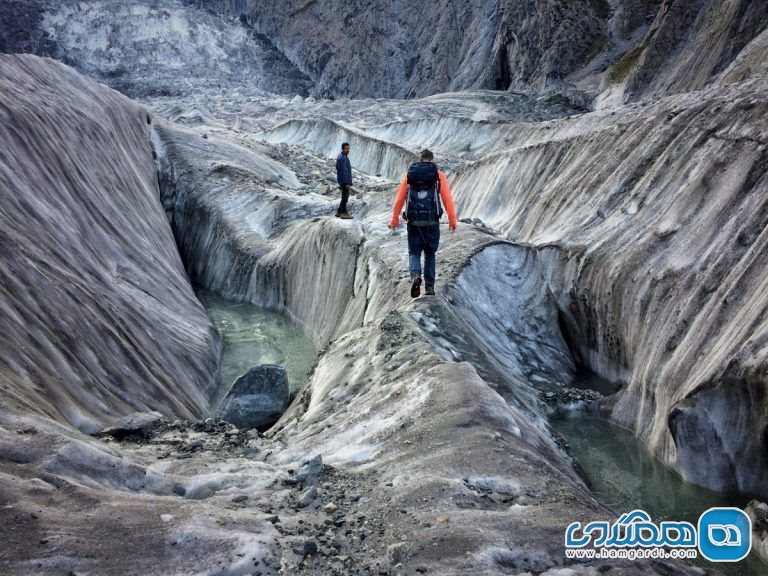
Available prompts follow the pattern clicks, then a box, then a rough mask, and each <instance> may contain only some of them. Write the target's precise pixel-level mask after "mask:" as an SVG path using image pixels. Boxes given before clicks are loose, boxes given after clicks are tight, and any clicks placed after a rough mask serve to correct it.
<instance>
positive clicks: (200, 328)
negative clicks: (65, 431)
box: [0, 55, 220, 432]
mask: <svg viewBox="0 0 768 576" xmlns="http://www.w3.org/2000/svg"><path fill="white" fill-rule="evenodd" d="M0 88H1V90H0V107H1V109H2V113H1V114H0V138H2V140H3V142H4V145H3V147H2V150H0V184H2V185H1V186H0V206H2V208H0V254H2V262H3V265H2V266H0V285H2V286H3V287H4V289H3V290H2V291H0V349H2V350H3V353H2V355H0V386H1V387H2V400H1V401H2V404H3V406H4V407H6V408H13V409H16V410H23V411H25V412H33V413H36V414H44V415H46V416H49V417H52V418H55V419H56V420H58V421H60V422H66V423H69V424H72V425H74V426H76V427H78V428H80V429H82V430H85V431H88V432H96V431H98V430H99V429H101V427H102V426H103V425H104V423H105V420H114V419H115V417H117V416H120V415H123V414H127V413H130V412H135V411H137V410H147V409H157V410H160V411H162V412H164V413H166V414H175V415H177V416H180V417H191V416H193V415H196V414H201V413H202V412H204V411H205V410H206V409H207V407H208V406H207V403H208V396H209V394H210V393H211V392H212V390H213V389H214V386H215V377H216V367H217V362H218V354H219V348H220V343H219V339H218V336H217V334H216V333H215V330H214V328H213V326H212V324H211V322H210V321H209V320H208V317H207V316H206V314H205V311H204V310H203V308H202V306H201V305H200V304H199V302H198V301H197V300H196V299H195V296H194V293H193V292H192V289H191V287H190V284H189V281H188V280H187V277H186V275H185V274H184V268H183V266H182V264H181V260H180V259H179V255H178V251H177V249H176V244H175V242H174V239H173V235H172V233H171V231H170V230H169V229H168V226H167V222H166V217H165V213H164V211H163V207H162V205H161V204H160V201H159V194H160V193H159V189H158V184H157V176H156V172H155V164H154V161H153V159H152V150H151V147H150V146H149V145H148V142H149V133H150V132H149V131H150V128H151V127H150V124H149V123H150V122H151V118H150V116H149V114H148V113H147V111H146V110H145V109H143V108H142V107H140V106H138V105H136V104H135V103H133V102H131V101H129V100H128V99H127V98H125V97H123V96H121V95H120V94H118V93H117V92H114V91H113V90H110V89H108V88H105V87H104V86H100V85H98V84H96V83H94V82H92V81H89V80H86V79H85V78H83V77H82V76H80V75H79V74H77V73H75V72H74V71H73V70H71V69H70V68H68V67H66V66H64V65H62V64H58V63H56V62H53V61H50V60H43V59H40V58H37V57H34V56H24V57H13V56H7V55H0Z"/></svg>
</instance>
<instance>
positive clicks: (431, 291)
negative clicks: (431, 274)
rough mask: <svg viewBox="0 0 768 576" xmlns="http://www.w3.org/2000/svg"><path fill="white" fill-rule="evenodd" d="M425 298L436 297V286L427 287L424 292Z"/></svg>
mask: <svg viewBox="0 0 768 576" xmlns="http://www.w3.org/2000/svg"><path fill="white" fill-rule="evenodd" d="M424 295H425V296H434V295H435V287H434V286H427V289H426V290H424Z"/></svg>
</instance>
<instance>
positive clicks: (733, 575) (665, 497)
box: [551, 415, 768, 576]
mask: <svg viewBox="0 0 768 576" xmlns="http://www.w3.org/2000/svg"><path fill="white" fill-rule="evenodd" d="M551 424H552V427H553V428H554V429H555V430H557V431H558V432H559V433H560V434H561V435H562V436H563V437H564V438H565V439H566V440H567V441H568V444H569V445H570V447H571V453H572V454H573V456H574V458H575V459H576V460H577V461H578V463H579V464H580V466H581V467H582V469H583V471H584V473H585V475H586V477H587V479H588V480H589V482H590V485H591V488H592V491H593V492H594V494H595V497H596V498H597V499H598V500H599V501H600V502H602V503H603V504H605V505H606V506H608V507H610V508H611V509H612V510H614V511H615V512H616V513H617V515H618V514H622V513H624V512H631V511H632V510H635V509H637V508H639V509H641V510H645V511H646V512H647V513H648V514H649V515H650V516H651V519H652V520H653V521H654V522H660V521H662V520H687V521H688V522H691V523H692V524H693V525H694V526H695V525H696V523H697V521H698V518H699V516H700V515H701V513H702V512H704V511H705V510H707V509H708V508H711V507H714V506H737V507H739V508H743V507H744V506H745V505H746V504H747V501H748V498H741V499H739V498H729V497H727V496H723V495H721V494H717V493H714V492H710V491H709V490H705V489H703V488H699V487H698V486H693V485H692V484H688V483H687V482H684V481H683V480H682V479H681V478H680V477H679V476H678V475H677V474H675V473H674V472H672V471H671V470H669V469H668V468H667V467H666V466H664V465H663V464H662V463H661V462H660V461H659V460H657V459H656V458H654V457H653V456H652V455H651V454H650V452H649V451H648V450H647V449H646V448H645V446H644V445H643V444H642V443H641V442H640V441H639V440H638V439H637V438H636V437H635V436H634V434H632V433H631V432H629V431H628V430H625V429H623V428H621V427H619V426H616V425H614V424H611V423H610V422H608V421H606V420H604V419H601V418H595V417H590V416H583V415H579V416H572V417H568V418H561V419H557V420H553V421H552V422H551ZM606 520H615V518H614V519H610V518H606ZM693 564H695V565H697V566H702V567H705V568H714V569H717V570H720V571H721V572H723V573H724V574H727V575H729V576H766V575H768V565H766V564H763V563H762V562H761V561H760V559H759V558H757V556H756V555H755V554H754V553H752V554H750V556H748V557H747V558H746V559H745V560H742V561H741V562H737V563H735V564H726V563H711V562H707V561H706V560H696V561H694V562H693Z"/></svg>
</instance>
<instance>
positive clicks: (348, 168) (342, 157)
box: [336, 142, 352, 220]
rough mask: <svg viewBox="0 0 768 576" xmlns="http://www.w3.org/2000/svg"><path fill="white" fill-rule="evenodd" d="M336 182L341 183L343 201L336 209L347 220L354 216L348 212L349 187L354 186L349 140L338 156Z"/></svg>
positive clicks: (338, 215)
mask: <svg viewBox="0 0 768 576" xmlns="http://www.w3.org/2000/svg"><path fill="white" fill-rule="evenodd" d="M336 182H338V183H339V190H341V203H340V204H339V209H338V210H336V217H337V218H344V219H345V220H347V219H349V218H352V216H350V215H349V212H347V201H348V200H349V189H350V187H351V186H352V164H351V163H350V162H349V143H348V142H344V144H342V145H341V153H340V154H339V155H338V157H337V158H336Z"/></svg>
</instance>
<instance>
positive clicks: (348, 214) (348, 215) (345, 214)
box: [338, 212, 352, 220]
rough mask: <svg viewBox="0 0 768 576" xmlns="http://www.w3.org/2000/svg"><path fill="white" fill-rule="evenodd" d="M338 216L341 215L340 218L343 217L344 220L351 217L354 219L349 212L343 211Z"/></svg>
mask: <svg viewBox="0 0 768 576" xmlns="http://www.w3.org/2000/svg"><path fill="white" fill-rule="evenodd" d="M338 216H339V218H341V219H342V220H351V219H352V215H351V214H350V213H349V212H342V213H341V214H339V215H338Z"/></svg>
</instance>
